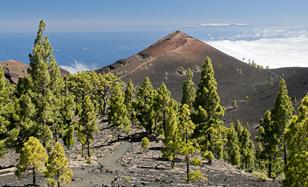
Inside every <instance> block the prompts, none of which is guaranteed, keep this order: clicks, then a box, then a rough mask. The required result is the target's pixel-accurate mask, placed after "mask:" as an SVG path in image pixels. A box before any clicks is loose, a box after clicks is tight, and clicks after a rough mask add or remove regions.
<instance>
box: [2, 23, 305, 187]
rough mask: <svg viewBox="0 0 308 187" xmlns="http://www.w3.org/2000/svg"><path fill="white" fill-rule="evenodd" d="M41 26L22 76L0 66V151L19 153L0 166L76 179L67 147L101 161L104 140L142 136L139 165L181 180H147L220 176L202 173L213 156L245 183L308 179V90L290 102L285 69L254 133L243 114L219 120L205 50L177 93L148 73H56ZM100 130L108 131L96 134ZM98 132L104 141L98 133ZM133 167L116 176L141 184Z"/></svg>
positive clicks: (57, 182) (91, 162)
mask: <svg viewBox="0 0 308 187" xmlns="http://www.w3.org/2000/svg"><path fill="white" fill-rule="evenodd" d="M45 27H46V24H45V22H44V21H41V22H40V24H39V28H38V31H37V35H36V38H35V41H34V46H33V50H32V53H31V54H30V55H29V61H30V63H29V69H28V73H29V76H26V77H23V78H20V80H19V81H18V83H17V85H14V84H11V83H9V81H8V80H7V79H6V78H5V76H4V71H3V70H2V68H0V153H1V154H0V155H1V156H3V157H5V155H7V154H9V153H10V154H14V155H15V156H16V155H17V161H16V165H15V164H12V165H9V166H5V165H2V164H1V169H8V168H11V169H12V168H13V170H12V171H14V172H15V174H16V175H17V176H18V177H19V178H31V183H32V185H33V186H36V185H38V184H43V183H44V184H45V183H47V184H48V185H50V186H62V185H63V184H70V183H71V185H72V186H74V183H76V181H77V182H78V180H77V179H76V178H74V171H75V169H74V168H72V167H71V166H72V161H73V159H72V157H71V156H70V154H73V152H74V151H75V152H74V153H78V154H80V157H82V158H83V159H81V160H82V162H83V163H84V165H83V166H82V167H85V166H87V165H88V166H95V164H97V163H99V161H100V157H99V154H97V152H96V149H98V148H99V147H100V148H101V147H102V149H104V146H102V145H105V144H106V143H107V144H112V143H119V142H124V143H123V144H121V146H126V144H125V143H127V142H129V143H135V144H134V145H138V146H139V147H138V150H139V151H138V152H139V154H136V155H146V156H149V155H150V156H151V154H152V153H153V151H156V152H155V154H158V155H159V158H156V157H155V158H153V160H155V159H156V160H155V161H153V162H155V163H156V165H155V167H153V168H152V167H150V166H147V167H145V166H143V169H144V170H143V171H144V173H146V172H147V171H149V172H154V171H159V170H160V169H161V167H162V166H161V165H159V164H157V163H163V165H164V168H163V169H161V170H162V171H163V172H169V171H170V172H172V173H173V175H174V176H178V175H179V176H180V177H179V178H176V179H178V180H179V181H175V180H173V181H171V182H170V181H166V180H165V181H163V180H158V179H155V180H156V181H155V180H154V181H150V180H149V181H147V182H148V183H150V184H151V183H152V184H154V185H155V184H156V185H158V184H161V185H166V186H168V185H177V184H178V185H184V184H185V183H191V184H192V185H196V186H198V185H199V186H200V185H207V184H217V185H218V183H215V177H212V174H210V173H208V172H211V171H210V170H211V167H215V164H225V165H227V166H228V167H230V168H233V169H234V170H236V171H238V172H239V174H238V176H241V177H243V178H245V177H246V178H249V180H250V182H251V183H250V184H251V185H252V184H254V185H257V186H262V185H264V184H268V185H271V184H272V185H282V184H285V185H286V186H307V185H308V171H307V168H308V165H307V163H308V162H307V158H308V155H307V151H308V137H307V132H308V95H306V96H305V97H304V98H302V100H301V102H300V105H299V107H298V108H294V106H293V103H292V101H291V98H290V96H289V95H288V89H287V84H286V82H285V81H284V79H283V78H282V77H280V78H279V79H280V84H279V91H278V93H277V96H276V100H275V106H274V108H269V109H268V110H267V111H265V113H264V117H263V118H262V119H261V120H260V124H259V126H258V133H257V135H256V136H253V135H252V134H251V132H250V130H249V128H248V125H247V124H246V123H244V122H241V121H240V120H235V121H233V122H230V123H228V124H227V123H226V122H225V121H224V120H223V116H224V115H225V111H226V108H225V107H224V106H223V105H222V104H221V100H220V96H219V94H218V83H217V81H216V79H215V72H214V68H213V64H212V61H211V57H207V58H205V59H204V61H203V66H202V67H200V68H201V70H200V72H201V74H200V80H199V81H198V84H197V85H195V83H194V81H193V76H194V75H193V71H191V70H188V71H187V74H186V80H185V81H184V82H183V83H182V98H181V102H178V101H177V100H175V99H174V98H173V97H172V94H171V92H170V90H169V89H168V87H167V85H166V84H161V85H160V86H159V87H157V88H155V87H154V86H153V85H152V83H151V81H150V79H149V78H148V77H146V76H145V77H144V79H143V81H142V83H141V84H140V86H135V85H134V83H133V82H132V81H131V80H129V81H127V82H124V81H123V80H122V79H121V78H120V77H118V76H117V75H115V74H112V73H110V72H109V73H103V74H98V73H96V72H80V73H77V74H67V75H64V76H62V74H61V70H60V68H59V66H58V64H57V62H56V58H55V56H54V54H53V48H52V45H51V43H50V42H49V40H48V37H47V36H45V35H44V30H45ZM234 107H236V103H234ZM102 124H104V125H105V126H104V128H102V127H103V126H102ZM103 132H108V133H105V134H103V136H101V135H102V133H103ZM105 139H108V140H110V142H101V141H103V140H105ZM97 141H100V143H101V144H97ZM154 145H155V146H154ZM139 148H140V149H139ZM76 149H77V150H76ZM134 149H137V147H131V148H128V149H127V150H126V152H127V153H129V151H134ZM115 151H116V150H115ZM12 152H13V153H12ZM150 153H151V154H150ZM131 154H133V153H132V152H131ZM123 155H124V156H123V157H122V158H121V159H122V161H123V162H124V161H125V163H126V164H127V166H129V164H131V163H132V162H133V160H131V161H128V160H125V158H126V157H125V153H123ZM153 155H154V154H153ZM153 155H152V156H153ZM126 156H127V155H126ZM103 158H104V157H103ZM127 158H130V157H129V155H128V157H127ZM105 159H106V160H107V158H105ZM3 160H5V159H3ZM140 162H142V160H140ZM148 162H151V160H150V159H148ZM102 163H105V162H104V161H102ZM111 163H112V162H111ZM228 163H229V164H228ZM147 164H149V163H147ZM166 164H168V165H170V167H167V166H166ZM136 165H137V166H135V167H138V164H136ZM231 165H232V166H231ZM103 166H104V167H107V166H108V164H106V163H105V165H104V164H103ZM114 167H115V168H116V167H119V168H120V167H125V166H123V164H122V166H114ZM218 167H219V165H218ZM179 168H181V169H179ZM153 170H154V171H153ZM205 170H208V171H205ZM0 171H1V170H0ZM27 171H28V172H30V173H31V175H29V174H27ZM78 172H80V171H79V170H78ZM93 172H96V171H93ZM224 172H225V173H227V171H224ZM241 172H242V173H241ZM92 174H93V175H95V173H92ZM135 174H136V176H135ZM169 174H170V173H169ZM89 175H91V173H90V174H89ZM140 176H141V174H138V172H131V173H130V174H125V176H118V178H120V179H121V180H120V179H119V180H114V181H113V182H114V185H116V184H118V185H133V184H139V183H138V180H137V179H139V178H142V177H140ZM238 176H237V177H238ZM5 177H6V175H4V176H2V175H1V172H0V181H4V182H0V184H1V185H6V184H8V185H17V184H13V183H11V182H12V181H8V180H7V178H5ZM121 177H122V178H121ZM138 177H139V178H138ZM233 177H234V179H236V176H233ZM43 178H45V179H43ZM38 179H39V180H38ZM145 179H147V178H145ZM89 180H91V179H89ZM96 180H99V179H96ZM243 180H244V179H243ZM245 180H246V179H245ZM119 181H120V182H122V183H120V182H119ZM136 181H137V182H136ZM117 182H119V183H117ZM139 182H140V181H139ZM148 183H147V184H148ZM101 184H105V182H104V181H101ZM220 184H221V182H220ZM22 185H26V184H25V183H24V184H22ZM76 185H77V184H76ZM224 185H228V184H224ZM229 185H230V184H229ZM234 185H236V184H234Z"/></svg>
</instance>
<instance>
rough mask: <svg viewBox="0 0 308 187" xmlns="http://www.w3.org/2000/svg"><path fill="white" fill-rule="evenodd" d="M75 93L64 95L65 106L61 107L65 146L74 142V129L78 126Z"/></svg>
mask: <svg viewBox="0 0 308 187" xmlns="http://www.w3.org/2000/svg"><path fill="white" fill-rule="evenodd" d="M74 99H75V97H74V95H72V94H68V95H66V96H63V97H62V102H63V106H62V108H61V109H60V114H61V122H62V123H63V125H61V127H63V130H62V131H63V132H62V139H63V142H64V145H65V146H68V147H70V146H72V145H73V144H74V139H73V135H74V129H75V126H76V124H75V123H76V121H75V120H74V118H75V111H76V103H75V102H74Z"/></svg>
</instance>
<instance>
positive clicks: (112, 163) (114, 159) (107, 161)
mask: <svg viewBox="0 0 308 187" xmlns="http://www.w3.org/2000/svg"><path fill="white" fill-rule="evenodd" d="M130 147H131V143H130V142H123V143H122V144H121V145H120V147H119V148H118V149H117V150H116V151H114V152H113V153H112V154H111V155H107V156H105V157H102V158H99V159H98V163H99V164H101V165H102V166H103V168H104V169H108V170H112V171H119V170H121V169H123V166H122V165H121V164H120V161H121V158H122V156H123V155H124V154H125V153H126V152H127V151H128V150H129V149H130Z"/></svg>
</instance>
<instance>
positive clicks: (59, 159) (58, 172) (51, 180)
mask: <svg viewBox="0 0 308 187" xmlns="http://www.w3.org/2000/svg"><path fill="white" fill-rule="evenodd" d="M72 176H73V172H72V170H71V169H70V168H69V161H68V159H67V158H66V156H65V152H64V149H63V147H62V145H61V144H60V143H59V142H56V143H55V146H54V148H53V150H52V152H51V153H50V156H49V158H48V163H47V171H46V177H47V178H48V184H49V185H51V186H58V187H60V184H61V183H65V184H69V183H70V182H71V181H72Z"/></svg>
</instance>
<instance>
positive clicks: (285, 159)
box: [283, 139, 287, 173]
mask: <svg viewBox="0 0 308 187" xmlns="http://www.w3.org/2000/svg"><path fill="white" fill-rule="evenodd" d="M283 163H284V173H286V170H287V145H286V141H285V139H283Z"/></svg>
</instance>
